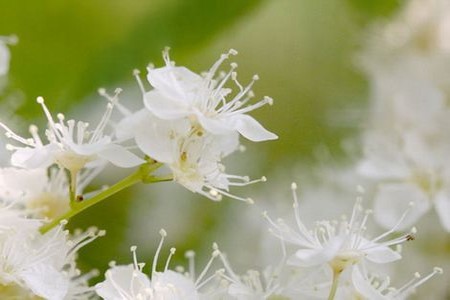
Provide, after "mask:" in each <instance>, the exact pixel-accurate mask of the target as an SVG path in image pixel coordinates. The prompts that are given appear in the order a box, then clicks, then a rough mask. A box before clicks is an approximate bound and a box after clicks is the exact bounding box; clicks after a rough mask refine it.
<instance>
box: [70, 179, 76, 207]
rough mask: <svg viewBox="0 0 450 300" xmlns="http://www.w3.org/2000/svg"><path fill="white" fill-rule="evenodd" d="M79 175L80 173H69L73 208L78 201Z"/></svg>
mask: <svg viewBox="0 0 450 300" xmlns="http://www.w3.org/2000/svg"><path fill="white" fill-rule="evenodd" d="M77 174H78V172H72V171H69V179H70V180H69V197H70V206H71V207H73V205H74V204H75V202H76V200H77Z"/></svg>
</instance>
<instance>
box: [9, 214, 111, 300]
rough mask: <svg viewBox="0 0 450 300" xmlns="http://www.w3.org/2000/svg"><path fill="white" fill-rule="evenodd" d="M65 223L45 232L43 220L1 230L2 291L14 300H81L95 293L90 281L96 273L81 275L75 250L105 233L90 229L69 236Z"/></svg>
mask: <svg viewBox="0 0 450 300" xmlns="http://www.w3.org/2000/svg"><path fill="white" fill-rule="evenodd" d="M64 224H65V223H63V224H61V225H60V226H58V227H57V228H55V229H53V230H52V231H50V232H48V233H47V234H45V235H41V234H40V233H39V231H38V228H39V226H41V225H42V222H38V224H36V225H38V226H36V227H34V228H31V227H30V228H23V227H21V228H18V227H15V228H11V229H9V230H5V231H1V232H0V253H1V258H2V259H1V261H0V290H2V291H3V290H5V291H6V293H7V294H8V295H9V296H10V297H12V298H13V299H18V298H21V297H22V298H24V299H26V297H25V295H27V297H29V298H30V299H31V298H33V296H37V297H41V298H44V299H49V300H69V299H70V300H72V299H80V300H81V299H86V297H88V296H89V294H92V289H90V288H89V286H88V284H87V280H89V279H90V278H91V277H92V276H94V275H95V272H91V273H87V274H84V275H82V274H80V271H79V270H78V269H77V268H76V264H75V259H76V253H77V251H78V250H79V249H80V248H81V247H83V246H84V245H86V244H88V243H90V242H91V241H93V240H95V239H96V238H97V237H99V236H102V235H104V232H103V231H97V230H96V229H91V230H89V231H87V232H86V233H77V234H75V235H74V236H73V237H69V236H68V232H67V231H65V230H63V225H64ZM2 295H4V294H3V293H2ZM22 298H21V299H22Z"/></svg>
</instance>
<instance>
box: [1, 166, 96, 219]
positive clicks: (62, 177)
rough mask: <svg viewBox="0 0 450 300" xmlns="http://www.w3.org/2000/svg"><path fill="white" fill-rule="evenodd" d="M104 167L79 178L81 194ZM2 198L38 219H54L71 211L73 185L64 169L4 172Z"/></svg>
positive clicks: (82, 173) (79, 193) (2, 173)
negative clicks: (70, 184)
mask: <svg viewBox="0 0 450 300" xmlns="http://www.w3.org/2000/svg"><path fill="white" fill-rule="evenodd" d="M100 169H101V168H98V169H96V168H93V169H86V170H83V172H81V174H80V176H78V178H77V179H78V180H77V181H78V183H77V189H78V190H77V195H82V191H83V189H84V188H85V187H86V186H87V185H88V184H89V183H90V181H91V180H92V179H93V177H95V175H97V173H98V171H99V170H100ZM0 199H1V200H2V201H4V202H5V203H8V204H9V205H12V206H14V207H17V208H18V209H21V210H24V212H26V213H27V214H29V215H30V216H33V217H35V218H42V217H44V218H48V219H54V218H56V217H58V216H61V215H62V214H64V213H65V212H67V211H68V210H69V209H70V203H69V202H70V201H69V182H68V179H67V174H66V172H65V170H64V169H61V168H50V169H49V170H47V169H19V168H3V169H0Z"/></svg>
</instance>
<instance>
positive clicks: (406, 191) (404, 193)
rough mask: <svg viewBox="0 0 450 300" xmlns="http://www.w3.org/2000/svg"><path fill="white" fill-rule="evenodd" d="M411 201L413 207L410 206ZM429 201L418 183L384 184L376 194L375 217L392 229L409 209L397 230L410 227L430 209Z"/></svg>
mask: <svg viewBox="0 0 450 300" xmlns="http://www.w3.org/2000/svg"><path fill="white" fill-rule="evenodd" d="M411 202H412V203H413V206H412V207H410V203H411ZM429 202H430V199H429V198H428V196H427V195H426V194H425V193H424V192H423V191H422V190H421V189H420V188H419V187H417V186H416V185H413V184H410V183H390V184H382V185H380V187H379V189H378V191H377V193H376V195H375V203H374V218H375V220H376V221H377V222H378V223H379V224H380V225H381V226H383V227H385V228H387V229H390V228H392V227H393V226H394V225H395V224H397V223H398V221H399V220H400V218H401V217H402V215H403V214H404V213H405V212H406V211H407V210H409V211H408V213H407V215H406V217H405V219H404V220H403V222H402V223H401V224H400V225H399V226H398V228H397V230H399V231H401V230H405V229H409V228H410V227H411V226H413V225H414V224H415V223H416V222H417V220H418V219H419V218H420V217H422V215H423V214H425V213H426V212H427V211H428V210H429V209H430V203H429Z"/></svg>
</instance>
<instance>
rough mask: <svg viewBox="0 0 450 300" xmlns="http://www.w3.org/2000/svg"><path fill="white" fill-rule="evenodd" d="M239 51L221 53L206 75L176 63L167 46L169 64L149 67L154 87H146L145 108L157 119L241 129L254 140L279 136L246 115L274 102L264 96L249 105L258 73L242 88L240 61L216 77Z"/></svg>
mask: <svg viewBox="0 0 450 300" xmlns="http://www.w3.org/2000/svg"><path fill="white" fill-rule="evenodd" d="M236 54H237V51H235V50H230V51H229V52H228V53H226V54H222V55H221V57H220V59H219V60H218V61H217V62H215V63H214V64H213V66H212V67H211V69H209V70H208V71H207V72H206V73H205V74H204V75H198V74H196V73H194V72H192V71H190V70H189V69H187V68H185V67H177V66H175V65H174V63H173V62H172V61H171V60H170V57H169V50H168V49H166V50H165V51H164V52H163V57H164V61H165V63H166V66H164V67H161V68H148V75H147V79H148V81H149V83H150V84H151V85H152V86H153V88H154V89H153V90H151V91H149V92H145V90H143V92H144V103H145V107H146V108H147V109H148V110H149V111H151V112H152V113H153V114H154V115H155V116H157V117H158V118H161V119H164V120H179V119H189V120H190V121H191V123H192V126H197V127H198V126H199V127H201V128H202V129H203V130H206V131H208V132H210V133H212V134H218V135H222V134H230V133H232V132H239V133H240V134H241V135H243V136H244V137H246V138H248V139H249V140H251V141H265V140H273V139H276V138H277V136H276V135H275V134H273V133H271V132H269V131H267V130H266V129H264V128H263V127H262V126H261V124H259V122H258V121H256V120H255V119H254V118H252V117H250V116H249V115H247V114H246V113H247V112H250V111H253V110H255V109H257V108H259V107H261V106H263V105H265V104H272V101H273V100H272V99H271V98H269V97H265V98H264V99H263V100H261V101H260V102H257V103H255V104H252V105H247V104H248V102H249V101H250V100H251V98H252V97H253V93H252V91H251V89H252V86H253V84H254V82H255V81H256V80H258V76H256V75H255V76H254V77H253V80H252V81H251V82H250V83H249V84H248V85H247V86H245V87H243V86H242V85H241V84H240V83H239V82H238V81H237V73H236V72H235V69H236V68H237V64H235V63H232V64H231V69H230V71H229V72H228V73H226V74H219V75H218V76H217V77H216V75H217V73H218V69H219V68H220V66H221V65H222V63H223V62H224V61H225V60H226V59H228V57H229V55H236ZM230 79H231V81H233V82H234V84H235V85H236V87H237V88H238V90H239V91H238V92H237V93H236V94H235V95H232V89H231V88H228V87H226V84H227V82H228V81H229V80H230ZM141 86H142V85H141ZM227 97H228V98H231V100H227Z"/></svg>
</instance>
